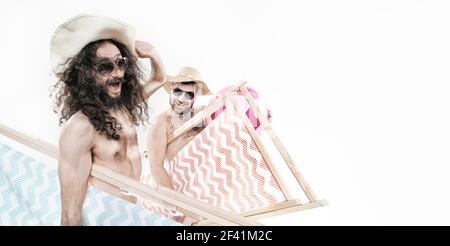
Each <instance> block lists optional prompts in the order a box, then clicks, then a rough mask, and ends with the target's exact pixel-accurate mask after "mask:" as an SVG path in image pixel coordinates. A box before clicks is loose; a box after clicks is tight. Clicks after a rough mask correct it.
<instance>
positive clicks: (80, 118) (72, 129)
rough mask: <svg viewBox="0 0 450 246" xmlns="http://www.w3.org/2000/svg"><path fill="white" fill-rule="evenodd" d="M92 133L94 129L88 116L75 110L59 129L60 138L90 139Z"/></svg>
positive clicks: (92, 135)
mask: <svg viewBox="0 0 450 246" xmlns="http://www.w3.org/2000/svg"><path fill="white" fill-rule="evenodd" d="M94 135H95V129H94V126H93V125H92V124H91V123H90V122H89V119H88V117H87V116H86V115H84V114H83V113H81V112H77V113H75V114H74V115H72V116H71V117H70V118H69V120H67V122H66V123H65V124H64V126H63V128H62V131H61V136H60V140H64V139H69V140H72V139H77V138H78V139H79V138H83V139H86V138H87V139H92V138H93V137H94Z"/></svg>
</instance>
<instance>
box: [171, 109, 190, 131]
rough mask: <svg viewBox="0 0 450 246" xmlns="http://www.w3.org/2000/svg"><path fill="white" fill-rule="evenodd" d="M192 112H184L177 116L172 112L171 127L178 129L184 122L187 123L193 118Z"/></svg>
mask: <svg viewBox="0 0 450 246" xmlns="http://www.w3.org/2000/svg"><path fill="white" fill-rule="evenodd" d="M192 113H193V111H192V109H191V110H189V111H188V112H184V113H182V114H178V113H176V112H174V111H172V117H171V118H172V125H173V126H174V127H175V128H178V127H180V126H181V125H183V124H184V123H185V122H187V121H188V120H190V119H191V118H192V116H193V114H192Z"/></svg>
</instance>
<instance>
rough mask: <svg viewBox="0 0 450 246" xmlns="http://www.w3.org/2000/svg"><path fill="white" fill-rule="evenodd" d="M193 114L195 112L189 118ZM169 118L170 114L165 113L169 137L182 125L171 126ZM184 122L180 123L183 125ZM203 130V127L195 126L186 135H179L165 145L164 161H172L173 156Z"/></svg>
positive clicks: (171, 122)
mask: <svg viewBox="0 0 450 246" xmlns="http://www.w3.org/2000/svg"><path fill="white" fill-rule="evenodd" d="M196 111H198V110H196ZM195 113H196V112H194V113H193V114H192V115H191V117H192V116H194V114H195ZM171 117H172V116H171V115H170V113H167V124H168V126H167V136H169V135H170V134H171V133H172V132H173V131H175V130H176V129H177V128H178V127H179V126H181V125H182V124H173V121H172V118H171ZM187 120H188V119H187ZM187 120H186V121H187ZM186 121H184V122H182V123H185V122H186ZM203 128H204V127H203V126H202V125H199V126H196V127H194V128H192V129H190V130H189V131H187V132H186V133H184V134H182V135H180V136H179V137H178V138H176V139H174V140H173V141H172V142H170V143H169V144H168V145H167V149H166V160H172V159H173V158H174V157H175V155H176V154H177V153H178V152H179V151H180V150H181V149H182V148H183V147H184V146H186V144H188V143H189V142H190V141H191V140H192V139H194V138H195V136H197V134H199V133H200V132H201V131H202V130H203Z"/></svg>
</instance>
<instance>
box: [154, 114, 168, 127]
mask: <svg viewBox="0 0 450 246" xmlns="http://www.w3.org/2000/svg"><path fill="white" fill-rule="evenodd" d="M169 121H170V111H169V110H166V111H164V112H162V113H160V114H159V115H158V116H156V119H155V121H154V122H153V124H152V126H153V127H155V126H164V127H167V126H168V123H169Z"/></svg>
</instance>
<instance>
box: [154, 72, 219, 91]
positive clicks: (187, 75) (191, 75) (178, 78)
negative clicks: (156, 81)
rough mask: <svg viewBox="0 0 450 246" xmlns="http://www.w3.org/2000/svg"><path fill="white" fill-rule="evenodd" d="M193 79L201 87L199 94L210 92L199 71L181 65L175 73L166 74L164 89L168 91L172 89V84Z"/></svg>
mask: <svg viewBox="0 0 450 246" xmlns="http://www.w3.org/2000/svg"><path fill="white" fill-rule="evenodd" d="M189 81H195V82H196V83H197V85H198V86H199V87H200V89H201V95H208V94H211V92H210V91H209V88H208V85H206V83H205V82H204V81H203V80H202V77H201V75H200V73H199V72H198V71H197V70H195V69H194V68H191V67H183V68H181V69H180V71H179V72H178V74H177V75H175V76H170V75H167V80H166V83H165V84H164V86H163V87H164V89H165V90H166V91H167V92H168V93H170V92H171V91H172V84H173V83H179V82H189Z"/></svg>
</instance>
